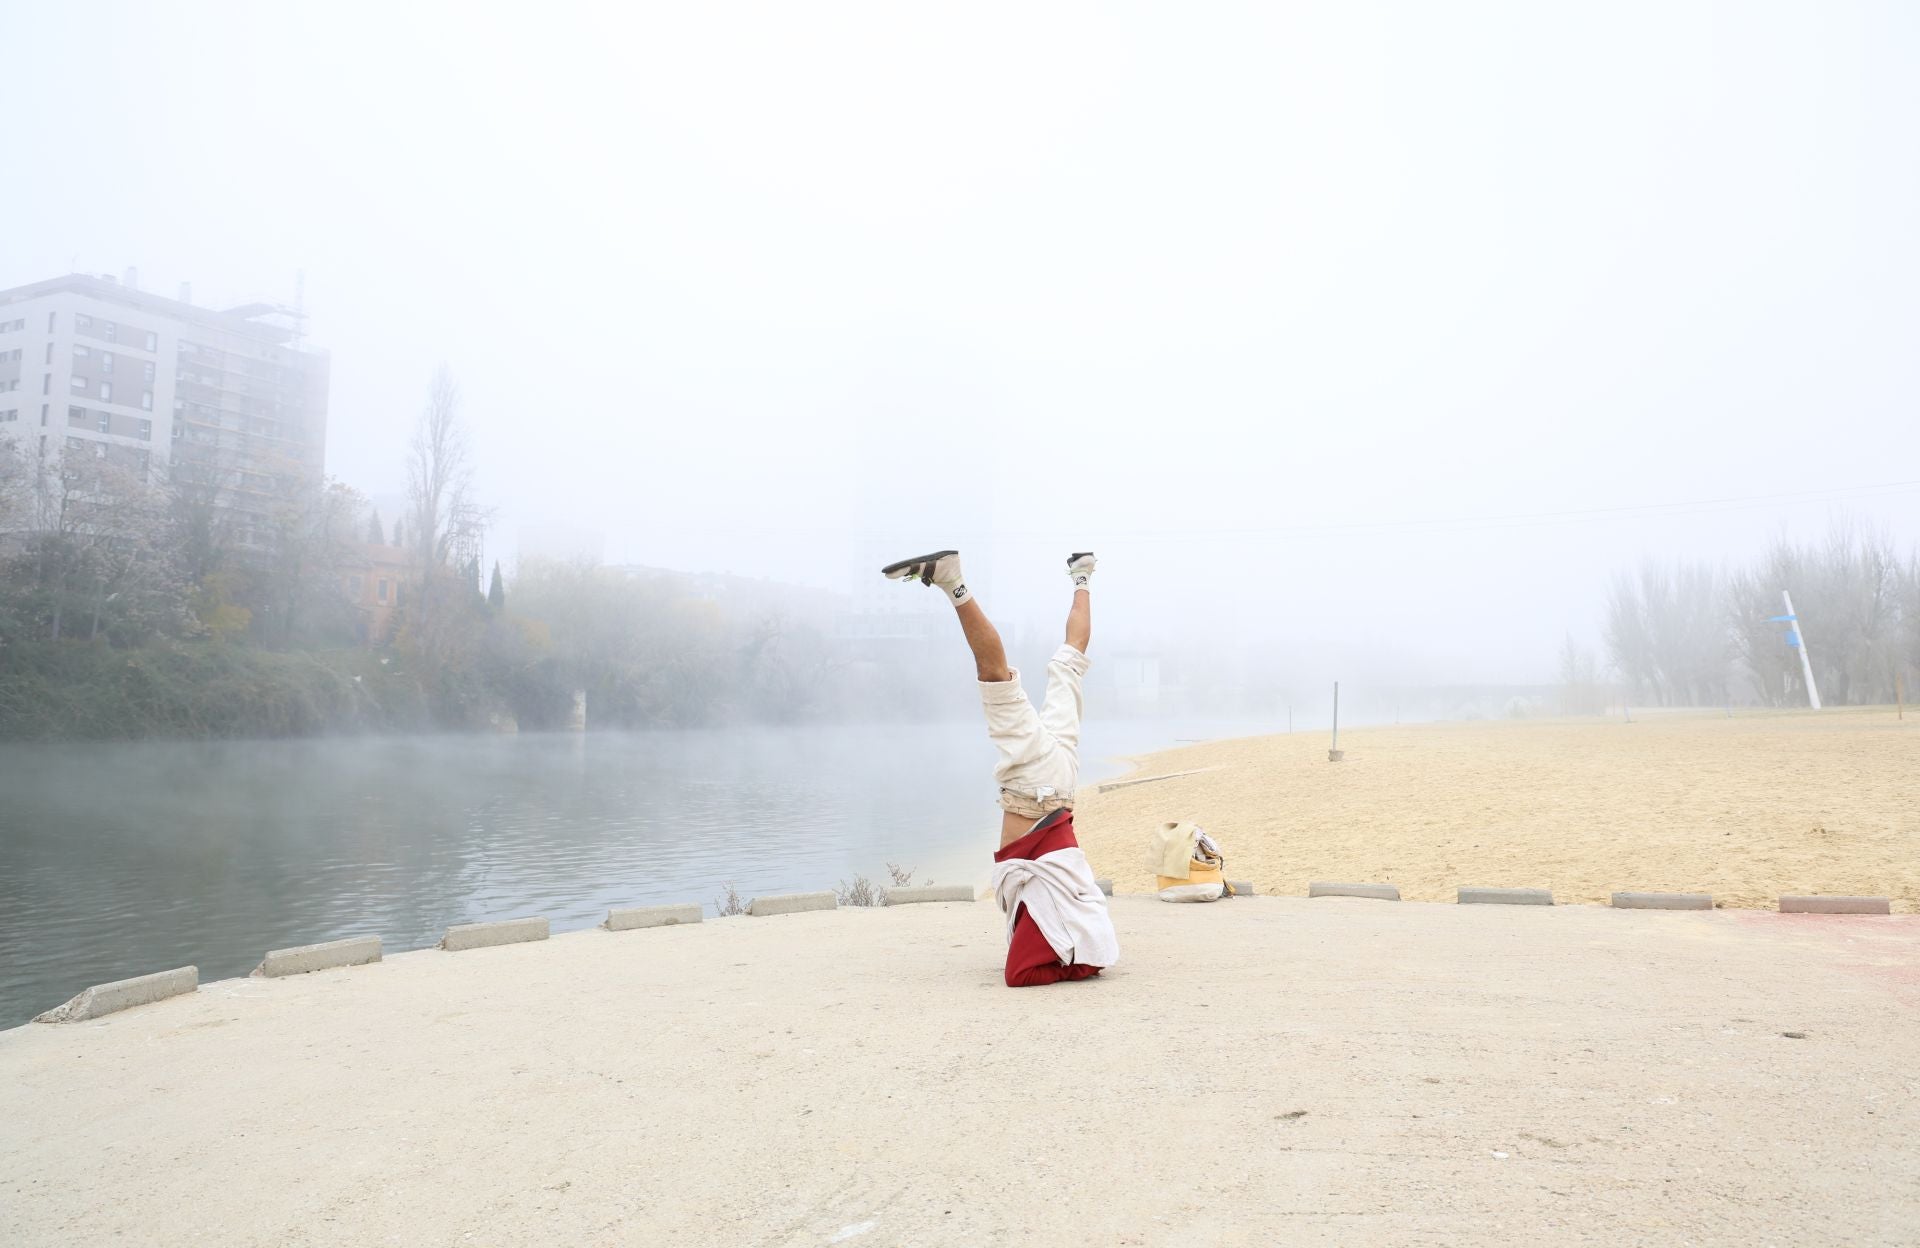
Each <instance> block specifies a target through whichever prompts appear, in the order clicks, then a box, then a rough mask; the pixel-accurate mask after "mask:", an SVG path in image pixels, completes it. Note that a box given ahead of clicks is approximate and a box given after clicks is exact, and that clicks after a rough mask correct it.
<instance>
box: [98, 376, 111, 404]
mask: <svg viewBox="0 0 1920 1248" xmlns="http://www.w3.org/2000/svg"><path fill="white" fill-rule="evenodd" d="M100 400H101V402H103V403H111V402H113V383H112V382H110V381H103V382H101V383H100Z"/></svg>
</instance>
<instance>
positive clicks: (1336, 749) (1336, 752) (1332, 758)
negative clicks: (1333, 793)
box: [1327, 680, 1346, 763]
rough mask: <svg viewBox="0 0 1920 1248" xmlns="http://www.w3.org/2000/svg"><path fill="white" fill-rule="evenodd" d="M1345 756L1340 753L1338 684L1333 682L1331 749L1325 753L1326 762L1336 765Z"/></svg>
mask: <svg viewBox="0 0 1920 1248" xmlns="http://www.w3.org/2000/svg"><path fill="white" fill-rule="evenodd" d="M1345 757H1346V755H1345V754H1342V753H1341V752H1340V682H1339V681H1337V680H1336V681H1334V682H1333V747H1332V748H1331V749H1329V750H1328V751H1327V761H1328V762H1330V763H1337V762H1339V761H1340V760H1341V759H1343V758H1345Z"/></svg>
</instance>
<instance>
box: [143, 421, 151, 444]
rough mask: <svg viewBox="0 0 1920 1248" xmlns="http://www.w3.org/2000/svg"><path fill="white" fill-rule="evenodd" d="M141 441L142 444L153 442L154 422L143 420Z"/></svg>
mask: <svg viewBox="0 0 1920 1248" xmlns="http://www.w3.org/2000/svg"><path fill="white" fill-rule="evenodd" d="M140 440H141V441H142V442H151V441H153V422H152V421H150V420H143V421H141V422H140Z"/></svg>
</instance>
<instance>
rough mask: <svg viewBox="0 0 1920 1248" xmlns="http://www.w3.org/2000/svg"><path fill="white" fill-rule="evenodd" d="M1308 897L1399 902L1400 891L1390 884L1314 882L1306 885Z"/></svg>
mask: <svg viewBox="0 0 1920 1248" xmlns="http://www.w3.org/2000/svg"><path fill="white" fill-rule="evenodd" d="M1307 896H1309V897H1370V898H1372V899H1373V900H1374V901H1399V900H1400V890H1399V888H1398V887H1396V886H1395V885H1392V884H1330V883H1328V882H1327V881H1325V880H1316V881H1315V882H1313V883H1311V884H1309V885H1307Z"/></svg>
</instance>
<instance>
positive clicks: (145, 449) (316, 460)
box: [0, 270, 328, 546]
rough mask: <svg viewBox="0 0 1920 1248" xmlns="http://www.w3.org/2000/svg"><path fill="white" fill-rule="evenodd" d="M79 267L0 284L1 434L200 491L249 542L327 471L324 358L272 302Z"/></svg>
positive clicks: (36, 450) (45, 457)
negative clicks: (155, 289)
mask: <svg viewBox="0 0 1920 1248" xmlns="http://www.w3.org/2000/svg"><path fill="white" fill-rule="evenodd" d="M187 293H188V292H187V291H186V290H185V289H184V288H183V289H182V291H181V294H182V298H179V299H167V298H163V297H161V296H159V295H153V294H148V293H147V292H145V291H142V290H140V289H139V288H138V284H137V279H136V274H135V273H134V271H133V270H128V272H127V275H126V277H125V278H124V279H116V278H113V277H95V276H90V275H86V274H71V275H69V276H67V277H57V278H54V279H52V280H50V281H44V282H35V283H33V284H31V285H28V286H19V287H15V288H14V289H12V290H6V291H0V437H11V438H13V439H15V440H17V441H18V442H19V443H20V444H21V445H22V446H23V447H24V448H25V449H26V450H27V451H28V452H29V453H30V454H32V455H35V456H38V457H39V458H40V460H41V462H42V463H44V464H46V465H48V466H49V467H52V466H56V465H57V464H58V463H60V462H61V461H62V460H64V458H65V457H67V456H72V455H88V456H93V457H95V458H98V459H102V460H106V461H108V462H110V463H114V464H118V465H120V466H122V467H125V468H127V469H129V470H131V471H134V472H137V473H140V474H142V475H143V476H145V477H146V479H147V480H149V481H152V482H155V483H156V484H157V483H162V482H171V483H173V484H175V485H178V486H182V487H186V488H192V489H197V490H201V491H204V492H205V496H206V497H207V498H208V499H209V500H210V501H211V502H212V503H213V504H214V506H215V507H216V508H218V509H219V511H220V512H221V513H222V514H223V515H224V516H225V517H226V518H227V519H228V521H229V523H230V525H231V529H232V534H233V537H234V540H236V541H237V542H238V543H239V544H241V545H243V546H252V545H257V544H259V543H260V542H261V541H263V540H264V533H265V530H266V527H267V526H266V519H267V517H268V516H269V515H270V514H271V513H272V511H273V508H274V506H275V504H276V503H277V501H278V500H279V499H281V498H284V497H285V496H286V494H287V493H288V491H289V490H290V489H291V488H292V487H293V486H294V485H296V484H298V483H306V484H317V483H318V482H319V481H320V479H321V477H322V474H323V472H324V470H325V451H326V428H327V374H328V358H327V355H326V353H325V352H319V351H308V350H305V349H303V348H302V347H301V345H300V334H301V329H302V326H301V316H300V314H299V313H298V312H296V311H294V310H291V309H288V308H284V307H279V306H276V305H273V304H265V303H255V304H247V305H243V306H241V307H236V308H227V309H224V310H216V309H211V308H201V307H196V306H194V305H193V304H192V303H191V302H189V301H188V299H187V298H186V297H185V296H186V295H187Z"/></svg>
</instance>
